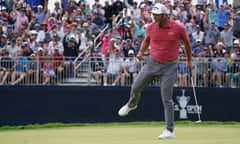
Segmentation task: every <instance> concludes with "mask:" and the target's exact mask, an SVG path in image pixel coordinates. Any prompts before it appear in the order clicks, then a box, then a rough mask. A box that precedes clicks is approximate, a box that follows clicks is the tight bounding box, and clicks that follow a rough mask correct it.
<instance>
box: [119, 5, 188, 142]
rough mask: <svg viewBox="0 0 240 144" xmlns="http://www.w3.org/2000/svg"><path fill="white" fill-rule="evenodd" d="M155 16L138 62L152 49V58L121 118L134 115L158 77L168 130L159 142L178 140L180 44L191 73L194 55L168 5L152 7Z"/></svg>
mask: <svg viewBox="0 0 240 144" xmlns="http://www.w3.org/2000/svg"><path fill="white" fill-rule="evenodd" d="M152 15H153V18H154V20H155V22H153V23H151V24H149V25H148V27H147V29H146V36H145V38H144V41H143V43H142V46H141V48H140V50H139V52H138V55H137V58H138V59H139V60H142V59H143V54H144V52H145V51H146V50H147V49H148V48H150V49H149V50H150V56H149V57H148V59H147V61H146V64H145V65H144V67H143V68H142V69H141V71H140V72H139V74H138V76H137V78H136V80H135V81H134V83H133V85H132V87H131V93H130V99H129V101H128V102H127V104H125V105H124V106H123V107H122V108H121V109H120V110H119V111H118V114H119V116H126V115H128V113H129V112H130V111H132V110H134V109H136V108H137V104H138V102H139V101H140V97H141V92H143V91H144V89H145V88H146V87H147V86H148V84H149V83H151V82H152V81H153V80H154V79H155V78H156V76H158V77H159V80H160V88H161V97H162V102H163V106H164V115H165V122H166V128H165V130H164V131H163V133H162V134H160V135H159V136H158V138H161V139H162V138H174V137H175V135H174V133H173V130H174V110H173V100H172V94H173V86H174V82H175V80H176V76H177V67H178V64H177V58H178V55H179V43H180V41H182V42H183V44H184V46H185V55H186V57H187V67H188V69H189V70H190V71H191V68H192V57H191V55H192V51H191V46H190V42H189V39H188V36H187V32H186V30H185V28H184V26H183V25H181V24H179V23H177V22H176V21H173V20H171V19H170V18H169V15H168V10H167V8H166V7H165V6H164V5H162V4H160V3H156V4H155V5H154V6H153V7H152Z"/></svg>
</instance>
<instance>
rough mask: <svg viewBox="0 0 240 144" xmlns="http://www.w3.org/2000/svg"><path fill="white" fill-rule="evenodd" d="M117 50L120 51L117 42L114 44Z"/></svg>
mask: <svg viewBox="0 0 240 144" xmlns="http://www.w3.org/2000/svg"><path fill="white" fill-rule="evenodd" d="M113 45H114V47H115V49H117V50H120V46H119V45H118V44H117V43H116V42H115V43H114V44H113Z"/></svg>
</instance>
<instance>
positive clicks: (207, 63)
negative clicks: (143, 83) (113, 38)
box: [0, 57, 240, 88]
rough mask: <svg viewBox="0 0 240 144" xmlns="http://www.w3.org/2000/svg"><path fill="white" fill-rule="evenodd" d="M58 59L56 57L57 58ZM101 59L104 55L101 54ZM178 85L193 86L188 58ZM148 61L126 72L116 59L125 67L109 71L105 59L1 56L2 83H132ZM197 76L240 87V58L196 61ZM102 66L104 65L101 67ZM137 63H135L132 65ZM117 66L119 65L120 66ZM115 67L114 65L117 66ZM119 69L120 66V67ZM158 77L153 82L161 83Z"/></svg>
mask: <svg viewBox="0 0 240 144" xmlns="http://www.w3.org/2000/svg"><path fill="white" fill-rule="evenodd" d="M54 59H55V60H54ZM72 59H73V60H74V59H75V58H72ZM100 59H101V58H100ZM178 64H179V65H178V76H177V79H176V83H175V86H176V87H191V82H190V74H189V71H188V70H187V69H186V62H185V61H181V60H179V63H178ZM143 65H144V63H143V62H142V63H141V64H136V69H137V71H136V73H134V72H132V73H128V74H126V73H124V72H123V71H122V68H123V67H122V66H124V64H123V63H121V64H120V63H117V62H116V63H115V64H114V66H116V67H121V68H119V71H118V72H117V73H116V74H114V73H112V74H110V73H107V72H109V71H111V70H108V68H107V67H104V66H103V63H102V62H101V61H94V60H93V59H92V57H90V58H88V59H84V58H79V59H78V60H77V61H69V58H64V59H61V60H59V58H58V60H56V58H51V59H49V57H46V58H45V59H44V58H38V57H35V58H32V57H31V58H27V57H20V58H14V59H11V58H9V57H1V59H0V85H63V84H66V83H71V84H74V85H92V86H95V85H99V86H101V85H102V86H103V85H108V86H112V85H114V86H131V84H132V82H133V81H134V78H135V76H136V75H137V72H138V71H139V70H140V69H141V67H142V66H143ZM193 65H194V67H193V78H194V82H195V86H197V87H232V88H236V87H238V88H239V87H240V61H235V62H229V61H226V60H224V58H223V59H219V60H218V59H202V60H199V59H197V60H194V61H193ZM99 66H100V67H99ZM131 66H132V67H134V65H131ZM116 67H115V68H116ZM115 68H114V67H113V69H115ZM116 69H117V68H116ZM159 83H160V81H159V79H158V78H157V77H156V79H155V80H154V81H153V82H152V83H151V84H150V86H159Z"/></svg>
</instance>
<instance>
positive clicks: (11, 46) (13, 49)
mask: <svg viewBox="0 0 240 144" xmlns="http://www.w3.org/2000/svg"><path fill="white" fill-rule="evenodd" d="M7 50H8V52H9V55H10V56H11V57H12V58H15V57H16V56H17V52H18V51H19V50H21V47H18V46H17V45H16V39H11V41H10V44H9V45H8V46H7Z"/></svg>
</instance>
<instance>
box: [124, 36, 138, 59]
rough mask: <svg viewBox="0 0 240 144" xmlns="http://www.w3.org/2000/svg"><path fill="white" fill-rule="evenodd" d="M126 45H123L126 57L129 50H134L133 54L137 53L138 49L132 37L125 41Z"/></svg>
mask: <svg viewBox="0 0 240 144" xmlns="http://www.w3.org/2000/svg"><path fill="white" fill-rule="evenodd" d="M124 42H125V43H124V45H123V53H124V57H128V52H129V50H133V52H134V53H133V54H134V55H136V49H135V47H134V45H133V41H132V40H131V39H127V40H126V41H124Z"/></svg>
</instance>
